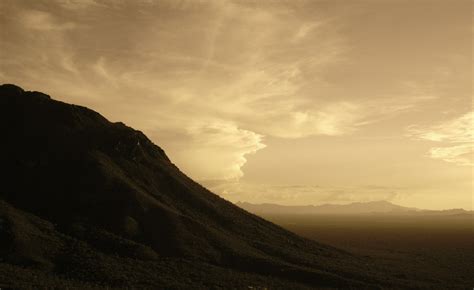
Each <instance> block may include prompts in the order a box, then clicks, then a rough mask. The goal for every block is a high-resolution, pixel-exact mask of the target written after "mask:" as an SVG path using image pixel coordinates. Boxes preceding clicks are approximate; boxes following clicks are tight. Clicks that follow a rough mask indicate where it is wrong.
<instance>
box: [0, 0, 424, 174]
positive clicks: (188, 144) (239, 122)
mask: <svg viewBox="0 0 474 290" xmlns="http://www.w3.org/2000/svg"><path fill="white" fill-rule="evenodd" d="M34 2H35V3H36V4H34V3H33V2H31V1H25V2H22V1H18V2H16V1H10V2H4V3H5V4H4V7H2V8H5V9H2V11H4V12H2V13H1V14H0V16H1V17H2V25H3V24H4V25H5V29H2V31H12V32H14V33H9V35H8V37H9V41H8V42H2V43H0V50H1V51H2V54H0V77H1V81H4V82H10V83H17V84H19V85H21V86H24V87H25V88H26V89H32V90H41V91H45V92H48V93H49V94H51V95H52V96H54V97H56V98H59V99H61V100H63V101H68V102H75V103H79V104H82V105H86V106H89V107H92V108H94V109H95V110H97V111H99V112H101V113H103V114H105V115H106V116H107V117H108V118H110V119H112V120H114V121H115V120H123V121H125V122H126V123H127V124H129V125H131V126H133V127H136V128H138V129H141V130H143V131H145V133H147V134H150V136H152V138H153V141H155V142H156V143H157V144H160V146H163V147H164V148H165V149H166V151H167V152H169V154H170V156H171V158H172V160H175V161H176V163H177V164H178V165H179V166H180V167H181V168H183V169H184V170H185V171H186V172H188V173H189V174H190V175H191V176H192V177H195V178H199V179H236V178H239V177H241V176H242V174H243V173H242V170H241V168H242V166H243V164H244V163H245V161H246V156H248V154H251V153H254V152H257V151H258V150H261V149H262V148H263V147H264V146H265V145H264V144H263V143H264V142H263V140H264V136H273V137H280V138H290V139H291V138H293V139H294V138H303V137H308V136H315V135H327V136H343V135H347V134H353V133H354V132H357V130H359V129H360V128H362V127H363V126H366V125H368V124H372V123H374V122H377V121H380V120H384V119H386V118H390V117H392V116H396V115H398V114H401V113H404V112H407V111H410V110H412V109H413V108H414V107H416V106H417V105H418V104H419V103H420V102H424V101H425V100H424V99H421V98H415V97H413V95H409V94H407V95H408V97H399V96H398V95H390V96H386V95H382V94H380V95H376V96H367V97H356V96H354V95H353V93H355V92H353V91H351V90H350V89H347V90H344V92H343V93H339V90H340V88H339V86H340V84H339V83H338V82H334V81H333V80H331V75H330V73H331V72H332V71H334V70H336V69H337V68H339V67H341V66H342V65H346V64H348V63H349V64H350V62H348V60H347V54H348V53H349V52H350V51H351V44H350V43H349V41H348V39H347V38H346V37H345V36H344V35H343V34H342V33H341V31H339V27H340V25H339V24H338V20H341V19H340V18H342V17H339V18H338V17H337V15H336V16H335V15H331V13H332V12H331V13H329V15H327V16H326V15H322V14H320V13H316V12H317V11H318V10H319V9H318V5H317V3H316V2H317V1H315V2H314V3H316V4H313V5H314V6H315V7H311V6H312V5H309V4H308V3H312V2H308V3H306V2H305V3H303V4H305V5H307V6H308V7H306V6H305V5H293V4H290V2H287V1H283V2H278V1H276V2H273V1H271V2H269V3H267V4H265V7H263V6H260V5H257V4H256V3H252V2H249V1H93V0H83V1H82V0H81V1H79V0H77V1H75V0H56V1H42V0H38V1H34ZM2 3H3V2H2ZM311 9H312V10H311ZM310 10H311V13H306V12H309V11H310ZM46 11H47V12H46ZM313 12H314V13H313ZM336 14H337V13H336ZM6 15H10V16H11V17H10V16H9V17H6ZM16 16H18V17H16ZM295 16H298V17H295ZM299 16H301V17H299ZM196 23H198V24H199V25H196ZM2 28H3V27H2ZM77 28H83V29H77ZM38 32H40V33H38ZM0 33H1V32H0ZM2 35H3V34H2ZM25 43H28V45H25ZM403 93H405V92H403ZM401 95H403V94H401ZM193 156H196V157H193Z"/></svg>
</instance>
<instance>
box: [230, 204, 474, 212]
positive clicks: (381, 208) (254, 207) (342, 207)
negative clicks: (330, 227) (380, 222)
mask: <svg viewBox="0 0 474 290" xmlns="http://www.w3.org/2000/svg"><path fill="white" fill-rule="evenodd" d="M236 205H237V206H239V207H241V208H243V209H245V210H247V211H249V212H251V213H255V214H262V215H269V214H299V215H304V214H306V215H310V214H312V215H315V214H334V215H348V214H398V215H400V214H401V215H413V214H416V215H464V214H472V211H467V210H464V209H449V210H423V209H418V208H414V207H404V206H400V205H396V204H393V203H391V202H388V201H372V202H354V203H350V204H323V205H317V206H314V205H302V206H287V205H278V204H272V203H262V204H252V203H248V202H237V203H236Z"/></svg>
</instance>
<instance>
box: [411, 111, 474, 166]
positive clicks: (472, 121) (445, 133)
mask: <svg viewBox="0 0 474 290" xmlns="http://www.w3.org/2000/svg"><path fill="white" fill-rule="evenodd" d="M408 132H409V136H411V137H414V138H418V139H422V140H429V141H432V142H436V143H443V144H446V146H445V147H433V148H431V149H430V150H429V154H428V155H429V156H430V157H431V158H433V159H440V160H444V161H446V162H450V163H454V164H457V165H464V166H472V165H474V161H473V158H474V155H473V146H474V111H471V112H468V113H466V114H464V115H462V116H460V117H458V118H454V119H451V120H448V121H445V122H442V123H440V124H437V125H434V126H431V127H427V128H422V127H419V126H410V127H409V128H408ZM453 144H456V145H453Z"/></svg>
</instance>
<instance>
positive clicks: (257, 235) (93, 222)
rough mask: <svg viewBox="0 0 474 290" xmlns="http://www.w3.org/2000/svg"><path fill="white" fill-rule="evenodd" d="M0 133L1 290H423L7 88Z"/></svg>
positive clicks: (128, 134)
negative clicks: (414, 289)
mask: <svg viewBox="0 0 474 290" xmlns="http://www.w3.org/2000/svg"><path fill="white" fill-rule="evenodd" d="M0 132H1V133H0V134H1V136H2V142H0V166H1V172H2V173H1V183H0V288H53V287H54V288H70V287H73V288H90V287H95V288H108V287H120V288H125V287H130V288H139V289H142V288H145V289H146V288H152V289H157V288H165V289H183V288H188V289H189V288H192V289H210V288H213V289H228V288H233V289H251V288H253V289H264V288H268V289H305V288H325V289H327V288H357V289H364V288H368V289H378V288H381V287H389V288H403V287H407V286H410V287H413V285H417V284H416V281H407V280H406V279H404V278H403V277H402V276H400V275H395V274H394V271H393V270H387V269H385V270H384V268H379V267H378V266H377V264H376V261H374V260H372V259H371V258H370V257H359V256H356V255H354V254H351V253H348V252H345V251H343V250H339V249H336V248H333V247H330V246H327V245H324V244H320V243H317V242H314V241H310V240H307V239H305V238H302V237H299V236H297V235H296V234H293V233H291V232H289V231H286V230H284V229H282V228H281V227H279V226H276V225H274V224H272V223H270V222H268V221H266V220H264V219H262V218H259V217H257V216H255V215H253V214H250V213H248V212H247V211H245V210H243V209H241V208H239V207H237V206H235V205H234V204H232V203H230V202H228V201H226V200H224V199H222V198H220V197H219V196H217V195H215V194H213V193H212V192H210V191H208V190H207V189H206V188H204V187H202V186H201V185H199V184H198V183H196V182H194V181H193V180H191V179H190V178H188V177H187V176H186V175H185V174H183V173H182V172H181V171H180V170H179V169H178V168H177V167H176V166H175V165H174V164H173V163H172V162H171V161H170V160H169V158H168V157H167V156H166V154H165V152H164V151H163V150H162V149H161V148H160V147H158V146H157V145H155V144H153V143H152V142H151V141H150V140H149V139H148V138H147V137H146V136H145V135H144V134H143V133H141V132H140V131H137V130H134V129H132V128H130V127H128V126H126V125H125V124H123V123H120V122H119V123H113V122H110V121H108V120H107V119H105V118H104V117H103V116H101V115H100V114H98V113H96V112H94V111H92V110H90V109H87V108H85V107H81V106H77V105H70V104H66V103H63V102H59V101H55V100H53V99H51V98H50V96H48V95H46V94H44V93H40V92H29V91H24V90H23V89H21V88H20V87H18V86H15V85H9V84H7V85H2V86H0ZM431 286H433V285H431Z"/></svg>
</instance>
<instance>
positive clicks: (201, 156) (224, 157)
mask: <svg viewBox="0 0 474 290" xmlns="http://www.w3.org/2000/svg"><path fill="white" fill-rule="evenodd" d="M184 127H185V130H184V131H180V129H179V128H176V129H174V130H172V132H169V134H170V135H167V134H163V131H160V132H157V135H159V136H160V139H161V140H162V141H163V142H165V143H166V144H168V147H169V148H170V151H171V152H172V153H176V155H175V157H176V158H175V159H174V161H175V162H177V163H179V164H182V165H183V167H182V168H181V169H183V170H184V171H185V172H187V173H188V174H191V175H192V176H193V177H194V178H196V179H200V180H212V179H216V178H218V179H222V180H226V181H227V182H229V181H238V179H239V178H240V177H242V176H243V172H242V166H244V164H245V163H246V162H247V159H246V156H247V155H248V154H254V153H256V152H257V151H258V150H260V149H263V148H265V146H266V145H265V144H264V143H263V136H262V135H259V134H256V133H254V132H252V131H248V130H244V129H241V128H238V127H237V126H236V125H235V124H233V123H230V122H226V121H223V120H212V121H204V120H200V121H196V122H194V123H190V124H188V125H186V126H184ZM203 164H205V165H206V166H203Z"/></svg>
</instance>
